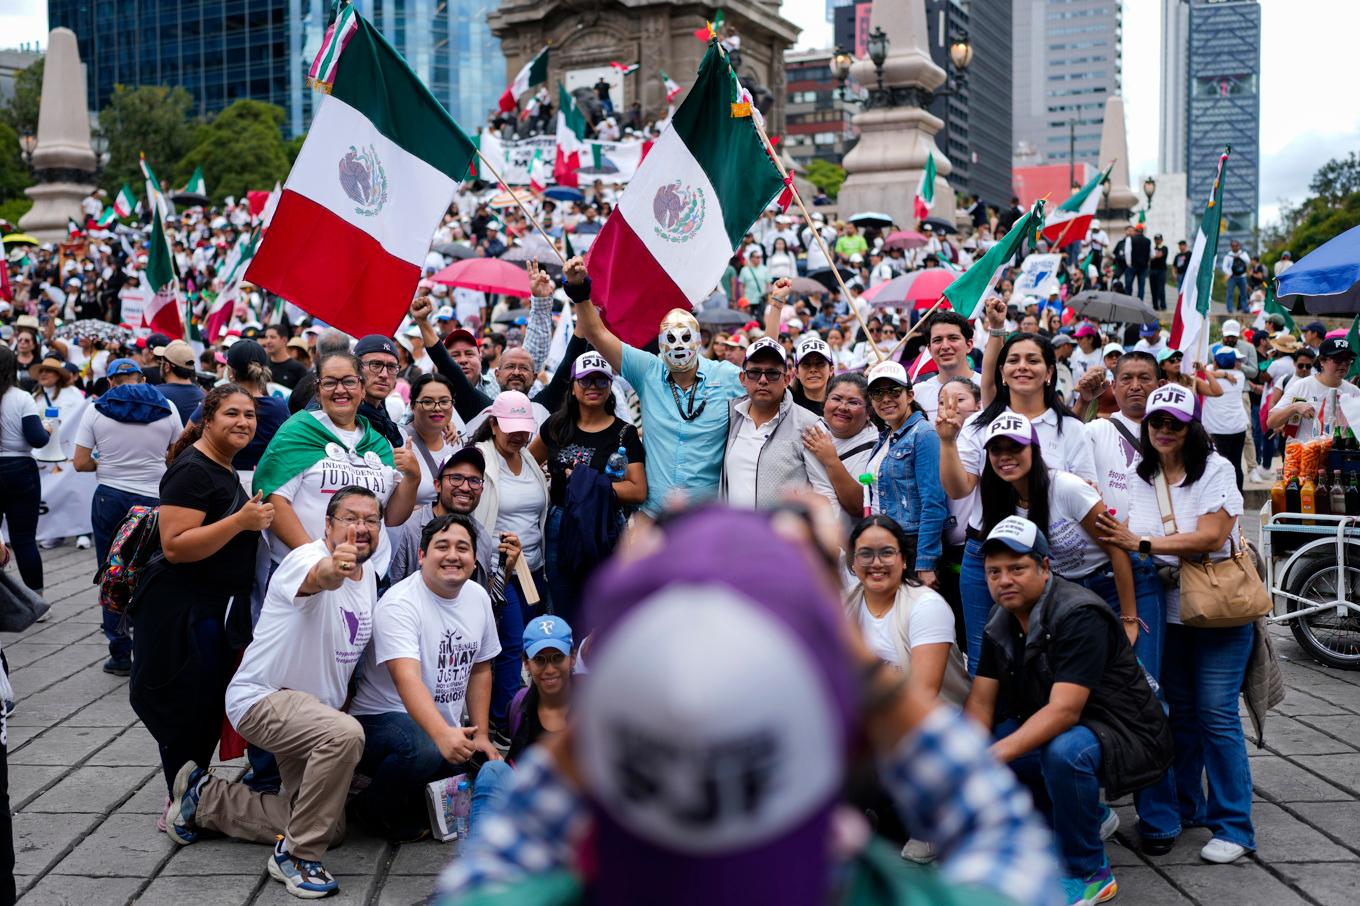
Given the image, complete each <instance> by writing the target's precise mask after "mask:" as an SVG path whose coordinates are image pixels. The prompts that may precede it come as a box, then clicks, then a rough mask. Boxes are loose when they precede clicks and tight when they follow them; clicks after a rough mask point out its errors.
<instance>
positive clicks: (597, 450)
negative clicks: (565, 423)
mask: <svg viewBox="0 0 1360 906" xmlns="http://www.w3.org/2000/svg"><path fill="white" fill-rule="evenodd" d="M544 427H547V426H546V424H545V425H544ZM541 436H542V437H543V442H544V443H545V444H546V445H547V447H548V475H549V477H550V478H551V479H552V485H551V488H550V494H549V502H550V503H552V504H553V505H554V506H561V505H562V504H563V503H565V502H566V497H567V469H574V468H576V467H577V466H582V465H585V466H590V467H591V468H592V469H594V470H595V471H597V472H600V473H601V474H603V473H604V470H605V466H607V465H608V464H609V457H611V456H613V455H614V451H615V450H617V449H618V448H619V447H623V448H624V450H625V452H627V454H628V463H629V465H632V464H633V463H635V462H646V460H647V454H646V453H645V452H643V449H642V438H640V437H638V432H637V428H634V427H633V426H632V425H630V424H628V423H627V422H625V421H624V420H623V419H621V418H615V419H614V424H612V425H610V426H609V427H608V428H605V429H604V430H603V431H582V430H581V427H580V426H579V425H574V426H572V429H571V442H570V443H568V444H565V445H561V446H559V445H558V444H557V442H556V441H555V440H554V439H553V438H551V437H549V436H548V435H547V434H546V433H544V434H542V435H541Z"/></svg>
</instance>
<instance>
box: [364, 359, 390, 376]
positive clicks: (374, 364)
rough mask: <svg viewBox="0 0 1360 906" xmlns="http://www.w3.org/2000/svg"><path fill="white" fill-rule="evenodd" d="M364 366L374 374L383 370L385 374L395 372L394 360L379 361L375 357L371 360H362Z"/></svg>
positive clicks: (381, 372)
mask: <svg viewBox="0 0 1360 906" xmlns="http://www.w3.org/2000/svg"><path fill="white" fill-rule="evenodd" d="M364 367H365V368H367V369H368V370H369V371H371V372H373V373H374V374H383V373H384V372H386V373H387V374H396V373H397V363H396V362H379V361H377V360H376V359H375V360H373V361H371V362H364Z"/></svg>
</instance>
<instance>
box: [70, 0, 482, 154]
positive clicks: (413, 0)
mask: <svg viewBox="0 0 1360 906" xmlns="http://www.w3.org/2000/svg"><path fill="white" fill-rule="evenodd" d="M494 5H495V0H355V6H356V7H357V8H358V9H359V11H360V12H362V13H363V14H364V15H365V16H366V17H367V18H368V19H369V21H371V22H372V23H373V24H374V25H375V26H376V27H377V28H378V29H379V30H381V31H382V33H383V35H384V36H385V37H386V38H387V40H388V41H390V42H391V43H392V45H393V46H394V47H395V48H396V49H397V51H398V52H399V53H401V55H402V56H403V57H405V58H406V60H407V62H408V63H410V65H411V67H412V69H414V70H415V72H416V73H417V74H418V75H419V76H420V78H421V80H422V81H424V82H425V84H426V85H427V86H428V87H429V89H430V91H431V92H432V93H433V94H434V96H435V97H436V98H438V99H439V101H440V102H441V103H442V104H443V105H444V106H445V107H446V108H447V109H448V110H449V112H450V113H452V114H453V116H454V118H455V119H457V120H458V121H459V122H460V123H462V124H463V125H464V126H465V127H466V128H467V129H468V130H469V131H471V130H472V129H473V128H475V127H476V126H478V125H480V124H481V123H482V122H483V121H484V120H485V118H486V115H487V113H488V112H489V111H490V110H491V108H492V107H494V106H495V102H496V98H497V97H498V96H499V95H500V93H501V91H503V90H504V88H505V84H504V82H505V61H504V58H503V57H502V56H501V53H500V42H499V41H497V40H496V39H495V38H493V37H492V36H491V32H490V30H489V29H488V28H487V25H486V15H487V13H488V12H489V11H490V10H491V9H492V8H494ZM333 8H334V4H333V3H332V2H331V0H184V2H178V3H171V2H166V0H48V5H47V12H48V21H49V22H50V23H51V26H52V27H53V28H56V27H58V26H65V27H66V28H70V29H71V30H73V31H74V32H75V33H76V39H77V42H78V44H79V46H80V57H81V59H82V60H83V61H85V64H86V67H87V70H88V73H89V78H88V79H87V86H88V90H89V105H90V109H92V110H99V109H101V108H102V107H103V106H104V104H105V103H107V101H108V99H109V96H110V95H112V94H113V86H114V85H116V84H122V85H130V86H139V85H169V86H182V87H183V88H184V89H185V90H187V91H188V92H189V94H190V95H192V96H193V99H194V113H195V114H201V115H211V114H213V113H216V112H218V111H219V110H222V109H223V108H224V107H227V106H228V105H230V104H231V103H232V102H233V101H236V100H239V99H242V98H250V99H253V100H258V101H267V102H269V103H271V104H277V105H278V106H280V107H282V108H283V109H284V111H285V113H286V116H285V120H284V131H285V132H287V133H288V134H289V135H296V134H298V133H300V132H302V131H304V130H305V129H306V128H307V125H308V124H309V123H310V122H311V117H312V109H313V106H314V104H315V94H314V92H313V91H312V89H310V88H308V87H307V69H308V67H309V66H310V65H311V61H312V58H313V57H314V56H315V55H316V52H317V49H318V48H319V47H320V46H321V39H322V36H323V35H324V34H325V30H326V25H327V23H328V21H329V19H330V16H331V12H332V10H333Z"/></svg>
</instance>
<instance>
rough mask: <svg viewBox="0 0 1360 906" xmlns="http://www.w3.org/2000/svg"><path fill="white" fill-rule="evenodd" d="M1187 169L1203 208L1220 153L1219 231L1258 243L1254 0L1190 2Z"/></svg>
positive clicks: (1196, 205) (1194, 198) (1257, 26)
mask: <svg viewBox="0 0 1360 906" xmlns="http://www.w3.org/2000/svg"><path fill="white" fill-rule="evenodd" d="M1189 22H1190V34H1189V38H1190V40H1189V53H1188V54H1187V68H1186V73H1187V76H1186V88H1187V91H1188V94H1189V103H1188V105H1187V117H1186V130H1185V169H1186V173H1187V175H1188V185H1187V189H1188V191H1189V193H1190V201H1191V205H1192V208H1193V209H1194V210H1195V211H1196V212H1198V211H1200V210H1202V209H1203V205H1204V200H1205V199H1207V198H1208V197H1209V189H1210V187H1211V186H1212V185H1213V180H1214V172H1215V170H1216V168H1217V166H1218V158H1219V155H1220V154H1221V153H1222V152H1223V149H1224V147H1225V146H1228V145H1231V146H1232V156H1231V157H1230V158H1229V160H1228V172H1227V175H1226V176H1225V178H1224V181H1223V219H1224V221H1223V222H1224V226H1223V234H1224V236H1225V237H1226V238H1231V239H1240V240H1241V241H1242V244H1243V245H1245V246H1247V247H1249V248H1251V247H1254V246H1255V236H1254V231H1255V229H1256V226H1257V222H1256V212H1257V208H1258V206H1259V203H1260V194H1261V192H1260V187H1261V130H1260V116H1261V86H1260V76H1261V6H1260V4H1259V3H1257V0H1191V3H1190V16H1189Z"/></svg>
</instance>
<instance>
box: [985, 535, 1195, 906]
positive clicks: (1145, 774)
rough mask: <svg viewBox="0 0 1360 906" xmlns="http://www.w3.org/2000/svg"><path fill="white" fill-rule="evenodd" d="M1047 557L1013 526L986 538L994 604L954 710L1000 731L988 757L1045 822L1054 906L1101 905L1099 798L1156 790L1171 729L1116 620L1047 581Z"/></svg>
mask: <svg viewBox="0 0 1360 906" xmlns="http://www.w3.org/2000/svg"><path fill="white" fill-rule="evenodd" d="M1048 553H1049V548H1048V539H1047V538H1045V537H1044V534H1043V532H1041V531H1039V529H1038V527H1037V526H1036V525H1035V524H1034V523H1033V522H1030V521H1029V520H1028V519H1024V518H1021V517H1019V516H1009V517H1007V518H1006V519H1003V520H1002V521H1001V522H999V523H997V525H996V527H995V528H994V529H992V531H991V533H990V534H988V536H987V541H986V543H984V544H983V546H982V556H983V563H984V569H985V571H986V576H987V588H988V590H989V591H990V592H991V595H992V600H994V601H995V602H996V603H997V604H998V605H999V606H997V607H996V608H994V609H993V610H992V615H991V617H990V618H989V619H988V621H987V626H986V630H985V632H984V634H983V640H982V657H981V659H980V660H979V663H978V671H977V677H976V679H974V681H973V688H972V691H971V692H970V693H969V695H968V701H967V702H966V703H965V705H964V711H965V712H966V713H967V714H968V715H969V716H971V717H973V718H974V719H975V720H977V721H978V722H979V723H981V724H982V725H983V726H984V727H987V728H988V729H993V721H994V720H999V721H1000V724H999V725H998V726H996V727H995V730H994V735H995V736H997V737H998V739H997V742H995V743H994V744H993V745H992V753H993V754H994V755H996V757H997V758H998V759H999V760H1000V761H1001V762H1003V763H1006V764H1009V765H1010V766H1011V768H1012V770H1014V771H1015V773H1016V775H1017V776H1018V777H1019V778H1020V779H1021V780H1022V781H1024V782H1025V783H1026V785H1028V786H1029V787H1030V789H1031V792H1032V793H1033V794H1034V799H1035V802H1036V804H1038V805H1039V806H1040V807H1041V808H1043V809H1044V810H1045V811H1046V812H1047V813H1048V816H1049V821H1050V823H1051V824H1052V825H1053V833H1054V836H1055V837H1056V842H1057V849H1058V856H1059V859H1060V860H1061V861H1062V863H1063V892H1064V894H1065V896H1066V902H1068V903H1103V902H1105V901H1106V900H1109V899H1110V898H1112V897H1113V896H1114V895H1115V893H1116V892H1118V889H1119V888H1118V885H1117V884H1116V883H1115V879H1114V873H1113V872H1112V871H1111V870H1110V861H1109V859H1107V858H1106V856H1105V846H1104V843H1103V840H1104V839H1105V838H1108V837H1109V836H1110V835H1111V834H1113V833H1114V832H1115V830H1116V829H1117V828H1118V827H1119V819H1118V817H1117V816H1115V814H1114V813H1113V812H1112V811H1111V810H1110V809H1109V808H1107V807H1105V806H1103V805H1102V804H1101V798H1100V790H1101V788H1102V787H1104V789H1105V794H1106V796H1107V797H1108V798H1109V799H1111V800H1113V799H1117V798H1119V797H1120V796H1123V795H1124V794H1125V793H1127V792H1130V791H1132V790H1136V789H1140V788H1142V787H1146V786H1150V785H1151V784H1152V783H1154V782H1155V781H1156V780H1158V779H1159V778H1160V777H1161V776H1162V774H1164V773H1165V772H1166V770H1167V768H1168V767H1169V766H1170V764H1171V751H1172V742H1171V729H1170V726H1169V724H1168V723H1167V720H1166V715H1165V714H1164V713H1163V712H1162V707H1161V705H1160V703H1158V701H1157V699H1156V697H1155V696H1154V695H1153V692H1152V689H1151V687H1150V686H1149V685H1148V683H1147V680H1146V679H1145V678H1144V675H1143V668H1142V667H1141V666H1140V665H1139V664H1138V661H1137V659H1136V658H1135V657H1134V655H1133V649H1132V648H1131V647H1129V642H1128V637H1127V636H1126V635H1125V633H1124V629H1123V627H1122V625H1121V624H1120V622H1119V618H1118V617H1116V616H1115V615H1114V612H1113V611H1112V610H1111V609H1110V608H1109V606H1108V605H1107V604H1106V603H1105V600H1104V599H1103V598H1101V597H1100V596H1099V595H1097V594H1096V593H1095V592H1093V591H1090V590H1088V589H1086V588H1084V587H1083V586H1081V585H1078V584H1076V583H1074V582H1069V581H1067V580H1066V579H1061V578H1059V577H1058V576H1057V575H1055V574H1053V572H1052V571H1051V570H1050V568H1049V560H1048ZM1003 677H1004V678H1005V681H1004V684H1003V682H1002V678H1003ZM1055 806H1058V807H1056V808H1055Z"/></svg>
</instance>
